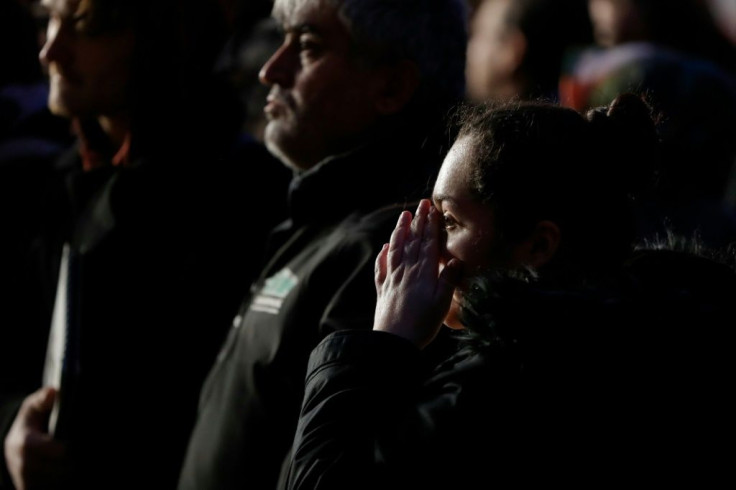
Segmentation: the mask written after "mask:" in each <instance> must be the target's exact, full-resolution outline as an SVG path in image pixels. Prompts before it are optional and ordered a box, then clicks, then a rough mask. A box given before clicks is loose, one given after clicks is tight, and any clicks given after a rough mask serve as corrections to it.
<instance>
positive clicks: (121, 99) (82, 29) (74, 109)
mask: <svg viewBox="0 0 736 490" xmlns="http://www.w3.org/2000/svg"><path fill="white" fill-rule="evenodd" d="M43 5H44V6H45V7H46V8H47V9H48V11H49V24H48V30H47V37H46V43H45V44H44V46H43V49H42V50H41V53H40V55H39V58H40V60H41V62H42V63H43V64H44V65H46V66H47V67H48V71H49V100H48V104H49V108H50V110H51V111H52V112H53V113H54V114H57V115H63V116H67V117H98V116H115V115H117V114H120V113H122V112H125V111H126V110H127V104H128V91H129V85H130V78H131V75H130V72H131V64H132V55H133V46H134V36H133V33H132V31H131V30H118V31H115V32H111V33H105V32H102V33H94V34H91V33H90V29H89V23H90V22H91V9H90V6H89V5H90V2H89V1H87V0H43Z"/></svg>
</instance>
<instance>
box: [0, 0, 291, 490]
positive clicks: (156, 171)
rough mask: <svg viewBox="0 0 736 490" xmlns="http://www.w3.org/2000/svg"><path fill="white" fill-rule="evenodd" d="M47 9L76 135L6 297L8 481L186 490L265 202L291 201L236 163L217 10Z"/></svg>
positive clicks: (125, 0)
mask: <svg viewBox="0 0 736 490" xmlns="http://www.w3.org/2000/svg"><path fill="white" fill-rule="evenodd" d="M43 6H44V7H45V8H46V9H47V10H48V14H49V22H48V31H47V39H46V42H45V45H44V47H43V49H42V50H41V53H40V59H41V61H42V63H43V64H44V65H46V66H47V67H48V72H49V76H50V91H49V96H48V106H49V108H50V110H51V111H52V112H53V113H54V114H56V115H59V116H63V117H65V118H68V119H69V120H71V121H72V124H73V127H74V129H75V132H76V135H77V141H76V143H75V145H74V146H73V147H72V148H70V149H69V151H68V152H66V153H65V154H64V155H63V156H62V157H61V158H60V159H59V160H58V161H57V162H56V163H55V165H54V167H53V171H54V173H53V178H49V179H48V180H47V181H44V182H37V183H36V184H37V185H39V186H40V187H41V189H39V190H38V194H39V195H43V196H45V201H44V202H43V206H42V211H43V212H42V213H41V214H40V215H39V217H38V219H37V220H36V221H35V222H34V223H33V224H32V233H28V236H25V235H24V236H21V237H19V238H18V240H19V241H20V242H21V244H24V245H25V246H19V247H18V254H17V255H16V256H15V257H14V260H16V261H17V263H18V264H20V265H19V268H21V269H22V270H23V272H24V276H23V277H24V281H22V282H20V283H19V284H15V285H14V286H13V287H12V294H11V295H9V296H8V297H3V298H2V299H0V313H3V315H4V316H3V322H2V326H0V335H2V338H3V340H2V342H0V345H2V346H3V349H8V350H12V355H11V356H9V357H3V358H2V359H1V360H0V363H2V370H1V371H0V400H1V401H2V404H1V405H0V410H1V411H0V427H1V428H2V433H3V435H4V447H3V449H4V452H3V454H4V457H3V459H2V461H3V463H4V464H3V465H2V468H1V470H0V476H1V477H2V483H0V485H2V486H3V488H6V487H7V488H11V484H12V485H14V486H15V487H16V488H18V489H25V488H60V487H63V486H73V487H81V488H95V487H98V488H135V487H138V486H150V487H152V488H173V487H174V486H175V484H176V479H177V476H178V473H179V469H180V464H181V459H182V457H183V454H184V450H185V445H186V440H187V437H188V435H189V432H190V429H191V425H192V423H193V420H194V415H195V409H196V400H197V394H198V392H199V389H200V385H201V382H202V380H203V379H204V376H205V374H206V370H207V368H208V367H209V366H210V365H211V363H212V362H213V360H214V357H215V354H216V351H217V347H218V346H219V345H220V343H221V342H222V340H223V338H224V334H225V332H226V330H227V327H228V325H229V323H230V321H231V319H232V316H233V315H234V312H235V311H236V309H237V304H238V301H239V300H240V298H241V297H242V295H243V294H244V293H245V291H246V290H247V287H248V284H249V283H250V280H251V275H252V274H253V273H254V271H255V270H257V267H258V263H259V261H260V257H261V255H262V247H263V245H264V242H265V237H266V231H267V230H268V229H270V227H271V226H272V225H273V224H274V223H275V222H277V221H278V220H280V217H276V216H274V215H272V214H271V213H272V211H274V210H276V209H278V207H276V206H274V207H269V206H267V205H265V204H266V203H267V202H269V201H270V200H276V201H278V200H279V198H280V199H283V197H282V196H279V195H278V192H279V191H280V189H276V188H275V187H272V185H276V183H272V182H269V181H261V180H260V178H261V177H260V176H259V175H257V174H256V173H252V172H251V170H250V164H251V163H252V162H249V161H248V160H242V161H237V162H236V161H233V160H232V159H229V155H230V154H231V152H232V147H233V144H234V143H233V142H234V141H235V140H236V138H237V135H238V133H239V129H240V128H239V122H240V115H239V111H238V104H237V101H236V99H234V98H233V97H232V96H231V95H232V92H231V91H230V90H229V89H228V88H227V86H226V85H225V84H224V83H222V82H221V81H220V80H218V79H216V78H215V77H213V75H212V69H213V63H214V60H215V57H216V56H217V55H218V53H219V52H220V50H221V49H222V45H223V41H224V39H225V38H226V36H227V34H228V32H227V26H226V24H225V23H224V21H223V18H222V12H221V11H220V10H219V6H218V5H217V3H215V2H210V1H206V0H201V1H195V2H186V4H183V3H182V2H177V1H174V0H114V1H110V0H44V1H43ZM284 189H285V187H284ZM269 190H273V191H274V195H273V196H272V195H271V194H270V193H269ZM254 202H256V203H258V206H259V208H260V209H259V210H258V211H257V212H254V211H253V209H252V206H253V203H254ZM21 206H22V203H21ZM13 233H15V230H8V236H10V237H13V239H16V238H17V237H16V235H14V234H13ZM5 280H7V278H5V277H3V278H2V281H5ZM18 302H22V303H23V304H24V305H25V309H24V310H22V311H18V309H17V308H15V305H16V304H17V303H18ZM8 312H11V314H8ZM26 331H32V332H35V335H34V336H32V337H31V336H27V335H25V334H22V335H20V334H17V332H26ZM8 340H10V342H8ZM34 390H36V391H34ZM29 393H30V394H29ZM131 465H132V467H133V468H134V469H133V470H131Z"/></svg>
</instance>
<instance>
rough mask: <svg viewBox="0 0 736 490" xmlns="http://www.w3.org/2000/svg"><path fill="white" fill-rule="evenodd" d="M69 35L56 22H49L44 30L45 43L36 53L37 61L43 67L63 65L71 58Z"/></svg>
mask: <svg viewBox="0 0 736 490" xmlns="http://www.w3.org/2000/svg"><path fill="white" fill-rule="evenodd" d="M69 42H70V39H69V33H68V32H67V30H66V29H64V28H63V26H62V25H61V23H60V22H59V21H58V20H57V21H54V20H51V21H50V22H49V25H48V28H47V29H46V42H45V43H44V45H43V47H42V48H41V51H40V52H39V53H38V59H39V60H40V61H41V63H42V64H43V65H45V66H48V65H49V64H50V63H54V62H56V63H65V62H67V61H69V59H70V58H71V51H70V49H69Z"/></svg>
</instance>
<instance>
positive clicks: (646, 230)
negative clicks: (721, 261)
mask: <svg viewBox="0 0 736 490" xmlns="http://www.w3.org/2000/svg"><path fill="white" fill-rule="evenodd" d="M589 8H590V14H591V19H592V21H593V24H594V27H595V33H596V41H597V43H598V44H599V46H597V47H592V48H590V49H588V50H585V51H582V52H581V53H580V54H579V56H578V57H577V58H576V59H575V60H573V61H572V62H571V63H570V65H569V67H568V68H569V69H568V70H567V71H566V72H565V73H564V74H563V76H562V78H561V83H560V93H561V94H562V97H561V99H562V102H563V103H564V104H566V105H569V106H571V107H575V108H577V109H579V110H584V109H587V108H592V107H596V106H598V105H600V104H602V103H605V101H607V100H610V99H611V98H612V97H614V96H615V95H616V94H618V93H621V92H625V91H634V92H637V93H640V94H646V97H647V100H648V101H649V103H650V104H651V105H652V107H653V110H654V112H655V113H656V114H657V116H658V117H657V126H658V131H659V134H660V137H661V138H662V142H663V145H662V153H663V158H662V159H661V162H662V163H661V167H660V168H659V169H658V176H657V182H656V185H655V187H654V188H653V190H652V193H651V194H650V195H648V196H646V197H642V199H641V200H640V203H639V227H640V236H641V237H642V238H654V237H658V236H659V237H664V236H666V235H667V234H668V233H674V234H676V235H681V236H685V237H688V238H693V237H697V238H700V239H702V240H704V241H705V242H706V243H707V244H708V245H710V246H715V247H720V246H728V245H729V244H730V243H732V242H734V241H736V207H734V205H733V199H729V194H730V193H732V192H733V190H732V189H730V188H729V185H728V182H729V177H730V176H731V175H733V171H734V163H735V162H736V140H735V139H734V138H733V135H734V134H736V77H735V76H734V71H733V68H734V63H736V55H735V54H734V53H736V49H734V47H733V46H732V45H730V43H729V42H728V40H727V39H726V38H725V37H724V36H723V34H722V33H721V32H720V30H719V29H718V27H717V26H716V25H715V24H714V22H713V19H712V17H710V16H709V11H708V10H707V8H706V6H705V5H704V4H703V3H702V2H698V1H694V0H677V1H673V2H657V1H649V0H589Z"/></svg>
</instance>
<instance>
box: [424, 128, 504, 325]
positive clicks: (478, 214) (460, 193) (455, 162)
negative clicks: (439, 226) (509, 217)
mask: <svg viewBox="0 0 736 490" xmlns="http://www.w3.org/2000/svg"><path fill="white" fill-rule="evenodd" d="M470 152H471V143H470V140H469V138H467V137H464V138H460V139H458V140H457V141H456V142H455V144H454V145H453V146H452V148H450V151H449V152H448V154H447V157H446V158H445V161H444V162H443V164H442V168H441V169H440V173H439V175H438V177H437V181H436V183H435V186H434V192H433V193H432V200H433V201H434V205H435V207H436V208H437V210H438V211H439V212H440V214H441V215H442V217H443V219H444V224H445V231H446V234H447V238H446V242H445V252H444V254H443V263H447V262H448V261H449V260H450V259H451V258H453V257H454V258H456V259H459V260H461V261H462V262H463V267H464V268H463V278H464V280H465V281H466V282H467V279H469V278H470V277H471V276H473V275H475V274H477V273H478V272H479V271H482V270H484V269H486V268H488V267H492V266H494V265H499V264H501V263H502V262H503V261H502V260H499V258H498V257H497V256H498V255H499V254H498V252H497V250H499V247H498V243H497V242H498V239H497V234H496V233H495V230H494V228H495V223H494V216H493V210H492V209H491V207H490V206H489V205H487V204H485V203H483V202H481V201H480V200H479V199H478V197H477V194H475V193H474V192H473V191H472V187H471V183H470V179H469V175H470V164H469V161H470V158H469V157H470ZM462 290H463V286H462V285H461V286H460V287H459V288H458V289H456V291H455V294H454V295H453V299H452V304H451V306H450V311H449V313H448V315H447V317H446V318H445V324H446V325H447V326H449V327H451V328H462V324H461V323H460V321H459V317H458V315H459V311H460V306H459V302H460V298H461V296H462Z"/></svg>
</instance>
